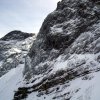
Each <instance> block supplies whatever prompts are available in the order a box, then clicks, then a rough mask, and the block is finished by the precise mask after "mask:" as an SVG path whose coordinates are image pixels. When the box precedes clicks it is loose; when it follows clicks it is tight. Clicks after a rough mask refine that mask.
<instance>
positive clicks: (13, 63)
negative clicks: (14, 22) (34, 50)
mask: <svg viewBox="0 0 100 100" xmlns="http://www.w3.org/2000/svg"><path fill="white" fill-rule="evenodd" d="M34 37H35V35H34V34H29V33H24V32H21V31H12V32H10V33H8V34H7V35H6V36H4V37H3V38H2V39H0V77H1V76H2V75H4V74H5V73H7V72H8V71H10V70H11V69H12V68H16V67H17V66H18V65H19V64H21V63H24V61H25V60H24V59H25V56H26V55H27V53H28V51H29V48H30V46H31V45H32V41H33V39H34Z"/></svg>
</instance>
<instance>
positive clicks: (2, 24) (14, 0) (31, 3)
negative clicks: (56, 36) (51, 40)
mask: <svg viewBox="0 0 100 100" xmlns="http://www.w3.org/2000/svg"><path fill="white" fill-rule="evenodd" d="M58 1H60V0H0V37H2V36H4V35H5V34H7V33H8V32H10V31H12V30H21V31H24V32H32V33H38V31H39V29H40V27H41V24H42V22H43V20H44V19H45V17H46V16H47V15H48V14H49V13H50V12H52V11H53V10H55V9H56V6H57V2H58Z"/></svg>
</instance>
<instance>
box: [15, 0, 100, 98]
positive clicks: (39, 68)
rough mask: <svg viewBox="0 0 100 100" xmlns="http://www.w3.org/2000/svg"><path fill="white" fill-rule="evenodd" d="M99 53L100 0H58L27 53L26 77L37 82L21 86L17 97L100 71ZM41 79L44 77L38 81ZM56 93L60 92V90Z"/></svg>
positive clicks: (46, 89) (46, 91) (47, 89)
mask: <svg viewBox="0 0 100 100" xmlns="http://www.w3.org/2000/svg"><path fill="white" fill-rule="evenodd" d="M99 56H100V6H99V0H62V1H60V2H58V4H57V8H56V10H55V11H54V12H52V13H50V14H49V15H48V16H47V17H46V19H45V20H44V22H43V24H42V27H41V29H40V32H39V34H38V36H37V38H36V40H35V41H34V43H33V45H32V47H31V49H30V51H29V54H28V56H27V57H26V66H25V69H26V70H25V72H24V75H25V77H26V79H28V80H29V79H30V78H31V77H33V79H34V78H35V77H37V76H38V78H35V79H34V80H33V81H32V82H31V83H32V84H33V86H30V87H22V88H19V89H18V91H17V92H16V93H15V100H20V99H23V98H26V97H27V95H28V94H30V93H32V92H35V91H38V92H39V93H40V94H42V93H44V92H43V91H45V94H46V93H47V94H50V93H51V92H52V91H50V93H48V91H49V89H51V88H53V87H56V86H58V85H61V84H65V83H66V85H68V83H69V82H70V81H71V80H73V79H76V78H78V77H82V76H85V75H88V74H90V73H92V72H97V71H100V66H98V65H99V64H100V63H99V58H100V57H99ZM28 65H29V66H28ZM59 66H60V69H59ZM63 67H64V69H63ZM38 79H41V81H39V82H37V80H38ZM35 81H36V84H35ZM29 83H30V82H29ZM28 86H29V85H28ZM59 87H60V86H59ZM24 90H25V92H24V93H23V91H24ZM30 90H31V91H30ZM66 90H67V89H66ZM41 91H42V92H41ZM53 91H56V89H54V90H53ZM62 91H63V90H62ZM62 91H60V93H61V92H62ZM70 92H71V91H70ZM70 92H69V94H68V96H67V97H68V98H67V99H66V100H70V98H71V97H72V96H73V95H71V96H70ZM53 93H55V95H56V93H57V92H53ZM60 93H58V94H60ZM43 95H44V94H43ZM51 100H52V99H51ZM56 100H63V99H62V98H61V99H56Z"/></svg>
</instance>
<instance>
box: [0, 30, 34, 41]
mask: <svg viewBox="0 0 100 100" xmlns="http://www.w3.org/2000/svg"><path fill="white" fill-rule="evenodd" d="M33 35H34V34H32V33H30V34H29V33H25V32H21V31H17V30H15V31H12V32H9V33H8V34H7V35H5V36H4V37H3V38H1V40H3V41H9V40H24V39H26V38H28V37H32V36H33Z"/></svg>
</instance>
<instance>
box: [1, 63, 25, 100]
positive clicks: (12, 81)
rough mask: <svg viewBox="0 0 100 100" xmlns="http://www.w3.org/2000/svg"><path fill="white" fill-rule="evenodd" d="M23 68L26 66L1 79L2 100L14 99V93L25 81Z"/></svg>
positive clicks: (10, 72) (17, 68)
mask: <svg viewBox="0 0 100 100" xmlns="http://www.w3.org/2000/svg"><path fill="white" fill-rule="evenodd" d="M23 67H24V65H19V66H18V67H16V68H13V69H11V70H10V71H9V72H8V73H7V74H5V75H3V76H2V77H1V78H0V100H12V99H13V96H14V91H15V90H16V89H17V88H18V87H19V86H20V85H21V81H22V80H23V75H22V72H23Z"/></svg>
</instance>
